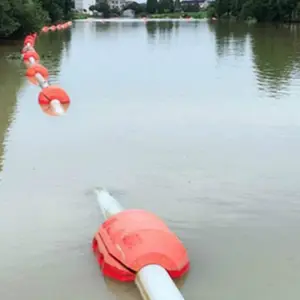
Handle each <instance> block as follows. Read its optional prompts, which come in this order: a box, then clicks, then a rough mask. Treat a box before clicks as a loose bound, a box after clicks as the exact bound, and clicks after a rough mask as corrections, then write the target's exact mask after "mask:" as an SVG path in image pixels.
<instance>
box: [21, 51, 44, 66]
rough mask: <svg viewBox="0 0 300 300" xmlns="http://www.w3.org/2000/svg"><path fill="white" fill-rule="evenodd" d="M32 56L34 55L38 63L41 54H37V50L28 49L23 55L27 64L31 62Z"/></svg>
mask: <svg viewBox="0 0 300 300" xmlns="http://www.w3.org/2000/svg"><path fill="white" fill-rule="evenodd" d="M30 57H33V58H34V60H35V62H36V63H38V61H39V60H40V56H39V55H38V54H37V52H35V51H26V52H25V53H24V55H23V61H24V63H25V64H28V63H30V62H29V58H30Z"/></svg>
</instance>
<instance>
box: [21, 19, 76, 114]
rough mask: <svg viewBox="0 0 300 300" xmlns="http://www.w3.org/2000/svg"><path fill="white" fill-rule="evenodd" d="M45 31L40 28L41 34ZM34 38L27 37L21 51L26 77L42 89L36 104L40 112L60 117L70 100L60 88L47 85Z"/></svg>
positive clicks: (66, 24)
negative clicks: (38, 105)
mask: <svg viewBox="0 0 300 300" xmlns="http://www.w3.org/2000/svg"><path fill="white" fill-rule="evenodd" d="M71 24H72V23H71ZM71 24H69V23H65V24H63V25H58V26H57V28H59V29H63V28H67V27H69V26H70V25H71ZM53 27H54V28H56V27H55V26H54V25H53V26H51V27H50V28H51V29H52V30H53ZM47 31H49V27H43V28H42V32H47ZM36 37H37V34H36V33H34V34H30V35H27V36H26V37H25V39H24V47H23V49H22V51H21V52H22V55H23V61H24V63H25V65H26V66H27V71H26V77H27V78H28V80H29V81H30V82H31V83H33V84H36V85H40V87H41V88H42V91H41V92H40V94H39V97H38V102H39V104H40V107H41V108H42V110H43V111H44V112H45V113H46V114H48V115H51V116H58V115H62V114H64V113H65V112H66V111H67V110H68V108H69V105H70V98H69V96H68V95H67V93H66V92H65V91H64V90H63V89H62V88H60V87H57V86H50V85H49V83H48V78H49V73H48V70H47V69H46V68H45V67H44V66H42V65H41V64H39V60H40V57H39V55H38V53H37V52H36V51H35V49H34V45H35V40H36Z"/></svg>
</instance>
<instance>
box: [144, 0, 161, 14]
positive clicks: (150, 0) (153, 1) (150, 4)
mask: <svg viewBox="0 0 300 300" xmlns="http://www.w3.org/2000/svg"><path fill="white" fill-rule="evenodd" d="M157 9H158V2H157V0H147V4H146V11H147V13H149V14H155V13H156V12H157Z"/></svg>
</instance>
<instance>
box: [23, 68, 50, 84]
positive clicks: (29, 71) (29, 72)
mask: <svg viewBox="0 0 300 300" xmlns="http://www.w3.org/2000/svg"><path fill="white" fill-rule="evenodd" d="M38 73H39V74H41V75H42V76H43V77H44V79H45V80H48V78H49V72H48V70H47V69H46V68H45V67H44V66H42V65H40V64H34V65H32V66H30V67H29V68H28V69H27V70H26V73H25V75H26V77H27V78H28V80H29V81H30V82H31V83H33V84H35V85H38V80H37V79H36V78H35V75H36V74H38Z"/></svg>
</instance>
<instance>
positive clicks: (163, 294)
mask: <svg viewBox="0 0 300 300" xmlns="http://www.w3.org/2000/svg"><path fill="white" fill-rule="evenodd" d="M135 283H136V285H137V286H138V288H139V290H140V293H141V294H142V297H143V299H145V300H146V299H147V300H184V298H183V296H182V295H181V293H180V291H179V290H178V288H177V286H176V285H175V283H174V281H173V280H172V279H171V278H170V276H169V274H168V272H167V271H166V270H165V269H164V268H163V267H161V266H158V265H149V266H146V267H144V268H142V269H141V270H140V271H139V272H138V273H137V276H136V279H135Z"/></svg>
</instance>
